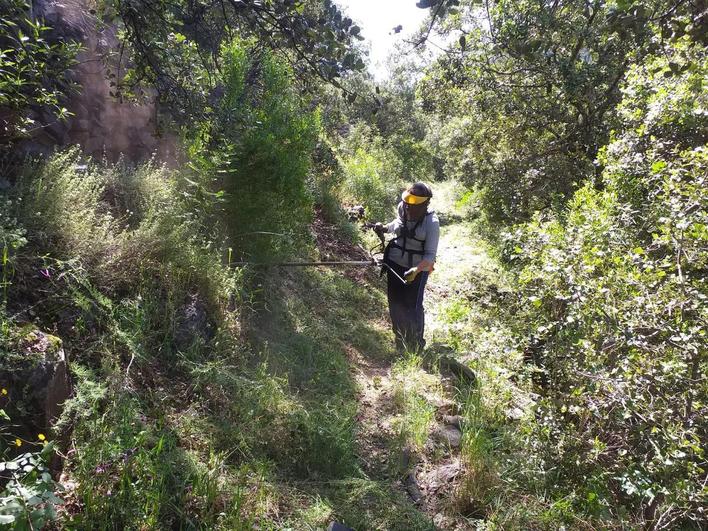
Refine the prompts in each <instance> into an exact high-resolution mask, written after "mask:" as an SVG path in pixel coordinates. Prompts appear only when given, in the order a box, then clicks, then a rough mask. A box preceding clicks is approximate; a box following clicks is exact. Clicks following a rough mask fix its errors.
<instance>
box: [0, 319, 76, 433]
mask: <svg viewBox="0 0 708 531" xmlns="http://www.w3.org/2000/svg"><path fill="white" fill-rule="evenodd" d="M13 335H14V336H15V340H13V341H12V342H11V343H12V344H14V347H13V348H11V349H8V350H4V349H0V361H1V363H0V367H1V368H0V386H2V388H3V389H6V390H7V393H8V394H7V396H6V397H5V405H4V406H3V408H4V409H5V410H6V411H7V412H8V414H9V415H10V418H12V421H13V423H15V424H18V425H19V426H20V428H21V429H23V431H27V432H32V431H47V430H48V429H49V428H51V427H52V425H53V424H54V423H55V422H56V420H57V419H58V418H59V416H60V415H61V411H62V407H63V404H64V402H65V401H66V400H67V399H68V398H69V395H70V394H71V382H70V379H69V370H68V364H67V359H66V355H65V353H64V349H63V347H62V342H61V339H59V338H58V337H56V336H53V335H51V334H47V333H45V332H42V331H41V330H39V329H38V328H36V327H35V326H33V325H26V326H25V327H23V328H21V329H20V330H19V332H18V333H16V334H13ZM28 435H30V433H28ZM34 435H36V434H34Z"/></svg>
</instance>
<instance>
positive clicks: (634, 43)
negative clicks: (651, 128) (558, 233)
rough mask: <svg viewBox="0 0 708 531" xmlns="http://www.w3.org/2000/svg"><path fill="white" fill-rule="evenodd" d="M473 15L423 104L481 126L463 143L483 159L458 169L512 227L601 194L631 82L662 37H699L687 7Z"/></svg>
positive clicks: (473, 9) (658, 4) (427, 86)
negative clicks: (588, 184)
mask: <svg viewBox="0 0 708 531" xmlns="http://www.w3.org/2000/svg"><path fill="white" fill-rule="evenodd" d="M464 7H465V9H466V10H467V14H468V16H467V17H457V18H452V19H449V20H448V23H447V24H446V25H445V26H443V27H442V29H441V31H443V32H447V34H448V35H451V34H453V33H454V34H457V33H460V34H461V36H462V37H464V39H460V41H459V46H458V47H457V49H450V50H448V51H447V53H446V54H445V55H443V56H442V57H441V58H440V59H439V60H438V61H437V63H436V64H435V65H434V66H433V67H432V68H431V69H430V70H429V71H428V73H427V76H426V78H425V79H424V80H423V82H422V83H421V84H420V86H419V95H420V97H421V98H422V99H423V102H424V106H425V108H426V109H428V110H429V111H430V112H431V113H434V114H435V115H437V116H438V117H440V118H441V119H444V120H448V118H450V117H452V116H468V117H470V118H471V119H472V122H471V123H470V124H469V127H468V128H467V130H466V131H465V133H464V134H465V135H466V138H459V136H458V141H459V144H460V145H461V146H462V148H463V149H464V148H465V147H466V146H472V148H473V151H474V154H473V156H472V157H467V158H464V161H463V162H464V163H465V164H466V167H464V168H462V169H460V168H457V170H456V171H457V172H458V173H460V174H463V175H466V176H467V179H468V181H469V182H470V183H473V184H477V185H479V186H481V187H486V188H487V189H488V194H487V205H488V207H489V210H490V212H491V213H492V214H493V215H494V216H495V217H497V218H502V219H523V218H525V217H527V216H528V215H530V213H532V212H534V211H535V210H538V209H543V208H548V207H553V206H559V205H562V204H563V202H564V200H565V199H567V198H568V197H570V195H571V194H572V193H573V192H574V191H575V190H576V189H577V188H578V187H579V186H581V185H582V183H583V182H585V181H586V180H587V179H592V178H595V182H596V183H597V184H598V185H599V186H601V181H600V180H599V179H598V177H599V175H600V172H601V168H600V167H599V166H598V165H596V164H595V161H596V158H597V154H598V150H599V148H600V146H602V145H604V144H605V143H606V142H607V140H608V138H609V132H610V130H611V129H612V127H613V124H614V115H613V110H614V108H615V106H616V105H617V103H618V102H619V100H620V91H619V86H620V83H621V81H622V79H623V77H624V75H625V73H626V72H627V70H628V69H629V67H630V66H631V65H632V64H634V63H635V62H636V61H637V60H639V59H640V58H641V57H643V56H645V55H646V54H647V53H650V52H652V51H653V50H655V49H656V48H657V44H658V40H657V38H655V37H654V35H655V32H654V29H655V28H659V31H661V32H663V34H666V35H667V36H669V35H673V36H674V37H680V36H681V35H682V34H685V33H690V34H693V35H695V36H696V38H698V37H699V31H700V30H698V23H697V22H696V24H692V23H693V21H694V19H695V18H696V17H698V16H699V15H701V10H700V7H699V6H697V5H695V6H694V5H693V4H691V3H687V2H683V1H677V0H672V1H666V0H652V1H650V2H637V1H632V0H626V1H622V2H616V3H612V4H610V3H606V2H601V1H599V0H592V1H590V0H583V1H578V0H576V1H569V2H563V1H560V0H558V1H553V2H533V1H529V0H499V1H496V2H485V3H484V5H481V6H480V5H479V3H478V2H468V3H467V4H466V5H465V6H464ZM475 21H476V22H475ZM448 121H449V120H448ZM451 134H453V135H455V132H451ZM451 162H452V164H453V165H454V164H455V163H457V164H459V163H461V162H460V161H459V160H456V159H455V157H452V161H451ZM451 169H452V170H453V171H455V169H454V168H451Z"/></svg>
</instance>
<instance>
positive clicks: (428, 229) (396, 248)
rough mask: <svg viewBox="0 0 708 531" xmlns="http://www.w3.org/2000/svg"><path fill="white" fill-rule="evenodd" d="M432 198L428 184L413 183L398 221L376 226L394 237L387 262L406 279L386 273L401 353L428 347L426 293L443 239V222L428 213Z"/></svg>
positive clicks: (400, 210) (407, 190)
mask: <svg viewBox="0 0 708 531" xmlns="http://www.w3.org/2000/svg"><path fill="white" fill-rule="evenodd" d="M432 197H433V192H432V190H431V189H430V187H429V186H428V185H427V184H425V183H420V182H418V183H414V184H412V185H411V186H409V187H408V188H407V189H406V191H404V192H403V195H402V196H401V199H402V200H401V202H400V203H399V204H398V216H397V217H396V219H394V220H393V221H392V222H390V223H388V224H385V225H384V224H382V223H376V224H375V225H374V227H373V229H374V231H375V232H376V233H378V234H379V235H382V234H384V233H393V234H395V238H393V239H392V240H391V241H389V243H388V245H387V246H386V249H385V251H384V262H385V263H386V264H388V266H389V267H391V268H392V269H393V270H394V271H395V272H396V273H397V274H398V275H399V276H400V277H402V278H404V279H405V280H406V283H405V284H404V283H403V282H401V281H400V280H399V279H398V278H396V276H395V275H393V274H392V273H391V271H389V270H387V281H388V308H389V313H390V315H391V323H392V325H393V333H394V335H395V337H396V348H397V349H398V350H399V351H404V350H406V349H407V350H409V351H418V352H422V350H423V348H424V347H425V339H424V338H423V332H424V331H425V312H424V310H423V292H424V290H425V284H426V282H427V281H428V275H429V274H430V273H431V272H432V271H433V267H434V265H435V255H436V254H437V250H438V241H439V239H440V221H439V220H438V216H437V215H436V214H435V212H433V211H429V206H430V199H431V198H432Z"/></svg>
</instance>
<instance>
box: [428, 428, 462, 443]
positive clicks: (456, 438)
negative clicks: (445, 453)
mask: <svg viewBox="0 0 708 531" xmlns="http://www.w3.org/2000/svg"><path fill="white" fill-rule="evenodd" d="M433 435H434V437H435V439H436V440H438V441H440V442H442V443H445V444H447V445H449V446H450V447H451V448H459V447H460V444H461V443H462V432H461V431H460V428H458V427H457V426H454V425H452V424H446V425H444V426H439V427H438V428H437V429H436V430H435V431H434V432H433Z"/></svg>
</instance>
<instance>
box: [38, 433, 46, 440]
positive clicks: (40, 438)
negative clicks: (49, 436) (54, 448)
mask: <svg viewBox="0 0 708 531" xmlns="http://www.w3.org/2000/svg"><path fill="white" fill-rule="evenodd" d="M37 439H39V440H40V441H44V440H46V437H45V436H44V434H43V433H40V434H39V435H37Z"/></svg>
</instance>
